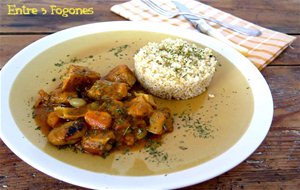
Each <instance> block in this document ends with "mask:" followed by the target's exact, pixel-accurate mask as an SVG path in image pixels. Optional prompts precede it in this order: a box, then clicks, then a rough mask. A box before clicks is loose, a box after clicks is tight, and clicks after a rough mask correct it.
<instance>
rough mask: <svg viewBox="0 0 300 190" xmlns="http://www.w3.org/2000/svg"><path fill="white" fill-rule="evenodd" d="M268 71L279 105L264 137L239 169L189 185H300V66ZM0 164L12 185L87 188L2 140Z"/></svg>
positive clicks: (5, 183)
mask: <svg viewBox="0 0 300 190" xmlns="http://www.w3.org/2000/svg"><path fill="white" fill-rule="evenodd" d="M262 74H263V75H264V77H265V78H266V80H267V82H268V84H269V86H270V88H271V91H272V95H273V99H274V109H275V113H274V119H273V122H272V126H271V129H270V131H269V133H268V135H267V137H266V139H265V140H264V142H263V143H262V144H261V146H260V147H259V148H258V149H257V150H256V151H255V152H254V153H253V154H252V155H251V156H250V157H249V158H247V159H246V160H245V161H244V162H242V163H241V164H240V165H238V166H237V167H235V168H234V169H232V170H230V171H228V172H226V173H225V174H223V175H221V176H219V177H216V178H213V179H211V180H209V181H207V182H204V183H201V184H197V185H193V186H191V187H188V188H184V189H192V190H194V189H195V190H196V189H197V190H198V189H289V190H290V189H291V190H294V189H295V190H296V189H297V188H298V187H299V186H300V167H299V166H300V140H299V139H300V129H299V123H300V117H299V115H300V91H299V89H300V86H299V85H300V66H269V67H267V68H266V69H265V70H264V71H263V72H262ZM216 167H217V166H216ZM0 168H1V169H0V171H1V172H0V184H1V186H2V187H8V189H50V190H51V189H53V190H54V189H84V188H79V187H76V186H73V185H70V184H67V183H64V182H62V181H59V180H56V179H53V178H52V177H49V176H47V175H45V174H43V173H41V172H39V171H37V170H35V169H34V168H32V167H31V166H29V165H27V164H26V163H24V162H23V161H21V160H20V159H19V158H18V157H17V156H15V155H14V154H13V153H12V152H11V151H10V150H9V149H8V148H7V147H6V146H5V145H4V144H3V142H2V141H0ZM0 188H1V187H0Z"/></svg>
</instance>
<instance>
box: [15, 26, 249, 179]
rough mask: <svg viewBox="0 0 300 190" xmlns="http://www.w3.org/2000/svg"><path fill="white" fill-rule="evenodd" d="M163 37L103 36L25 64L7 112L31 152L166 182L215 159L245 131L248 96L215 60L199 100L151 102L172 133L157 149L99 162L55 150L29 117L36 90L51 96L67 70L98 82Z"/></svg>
mask: <svg viewBox="0 0 300 190" xmlns="http://www.w3.org/2000/svg"><path fill="white" fill-rule="evenodd" d="M168 37H171V38H172V36H169V35H162V34H159V33H149V32H141V31H136V32H135V31H134V32H133V31H124V32H122V33H120V32H118V33H116V32H107V33H99V34H94V35H88V36H84V37H80V38H75V39H72V40H69V41H66V42H63V43H61V44H58V45H57V46H55V47H52V48H50V49H48V50H46V51H45V52H43V53H42V54H40V55H39V56H37V57H36V58H35V59H33V60H32V61H31V62H30V63H28V64H27V66H26V67H25V68H24V69H23V71H22V72H21V74H20V76H19V77H18V78H17V80H16V81H15V84H14V86H13V89H12V91H11V97H10V107H11V108H16V107H18V109H12V112H13V115H14V118H15V119H16V122H17V124H18V126H19V128H20V130H21V131H22V132H23V133H24V135H25V137H26V138H27V139H28V140H29V141H31V142H32V143H33V144H34V145H35V146H37V147H38V148H40V149H41V150H43V151H44V152H45V153H47V154H48V155H50V156H52V157H54V158H56V159H58V160H60V161H63V162H65V163H68V164H70V165H73V166H76V167H79V168H82V169H86V170H90V171H94V172H101V173H107V174H113V175H126V176H146V175H156V174H167V173H171V172H175V171H179V170H183V169H187V168H190V167H193V166H197V165H199V164H201V163H204V162H206V161H208V160H210V159H212V158H215V157H216V156H218V155H220V154H222V153H223V152H225V151H226V150H228V149H229V148H230V147H231V146H233V145H234V144H235V143H236V142H237V141H238V140H239V139H240V138H241V136H242V135H243V134H244V132H245V131H246V130H247V128H248V126H249V123H250V121H251V118H252V114H253V96H252V92H251V89H250V88H249V85H248V81H247V79H246V78H244V76H243V75H242V73H240V71H239V70H238V69H236V68H235V67H234V66H233V65H232V64H231V63H230V62H229V61H228V60H226V59H225V58H224V57H222V56H221V55H218V54H216V53H215V54H216V57H217V59H218V61H219V63H220V65H219V66H217V71H216V73H215V76H214V78H213V80H212V82H211V84H210V86H209V88H208V90H207V91H206V92H205V93H203V94H201V95H200V96H197V97H195V98H192V99H189V100H163V99H159V98H156V99H155V100H156V102H157V104H158V106H160V107H169V108H170V109H171V111H172V114H173V117H174V131H173V132H172V133H169V134H166V135H164V137H163V139H162V143H161V144H155V143H153V146H149V147H145V148H142V149H141V150H126V151H122V152H114V153H112V154H110V155H109V156H108V157H106V158H105V159H104V158H102V157H99V156H94V155H90V154H85V153H81V152H77V153H75V152H74V151H73V150H71V149H58V148H57V147H55V146H53V145H51V144H49V143H48V142H47V138H46V137H45V136H43V134H42V133H41V132H40V131H38V130H36V129H38V127H37V126H36V125H35V122H34V119H33V118H32V115H31V114H32V106H33V104H34V102H35V100H36V98H37V92H38V90H40V89H45V90H46V91H51V90H52V89H54V87H55V86H57V85H58V83H59V82H60V81H59V80H58V79H59V77H60V76H61V75H62V74H63V71H64V70H65V69H66V68H67V67H68V66H69V65H70V64H77V65H83V66H87V67H89V68H90V69H92V70H95V71H98V72H100V73H101V75H104V74H105V73H107V72H108V71H109V70H110V69H112V68H113V67H115V66H116V65H119V64H127V65H128V66H129V67H131V68H133V55H134V54H135V53H136V52H137V50H138V49H139V48H141V47H142V46H144V45H145V44H147V43H148V42H150V41H157V42H158V41H161V40H163V39H165V38H168ZM173 38H174V37H173ZM28 81H35V82H30V83H28ZM24 110H25V111H24Z"/></svg>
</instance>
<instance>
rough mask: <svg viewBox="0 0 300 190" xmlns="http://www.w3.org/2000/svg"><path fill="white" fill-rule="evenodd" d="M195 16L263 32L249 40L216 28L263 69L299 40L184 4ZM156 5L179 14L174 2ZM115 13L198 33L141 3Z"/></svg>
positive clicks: (180, 19)
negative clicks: (199, 15)
mask: <svg viewBox="0 0 300 190" xmlns="http://www.w3.org/2000/svg"><path fill="white" fill-rule="evenodd" d="M180 2H181V3H183V4H185V5H186V6H187V7H188V8H189V9H190V10H191V11H192V12H194V13H199V14H203V15H205V16H208V17H212V18H215V19H218V20H220V21H224V22H228V23H231V24H237V25H241V26H244V27H250V28H256V29H259V30H260V31H262V35H261V36H259V37H252V36H245V35H242V34H239V33H237V32H234V31H231V30H228V29H226V28H224V27H220V26H218V25H213V24H212V26H213V27H214V28H215V29H216V30H219V31H220V32H221V33H222V34H223V35H224V36H225V37H226V38H227V39H229V40H230V41H232V42H234V43H236V44H238V45H240V46H242V47H245V48H247V49H248V50H249V53H248V55H247V57H248V59H249V60H250V61H251V62H252V63H253V64H254V65H255V66H256V67H257V68H258V69H259V70H261V69H263V68H264V67H265V66H266V65H267V64H269V63H270V62H271V61H272V60H274V59H275V58H276V57H277V56H278V55H279V54H280V53H281V52H282V51H283V50H284V49H285V48H287V47H288V46H289V45H290V44H291V43H292V42H293V41H294V40H295V39H296V38H295V37H293V36H289V35H286V34H283V33H280V32H276V31H273V30H269V29H266V28H263V27H261V26H258V25H255V24H253V23H251V22H248V21H246V20H243V19H240V18H238V17H235V16H233V15H231V14H228V13H226V12H223V11H221V10H218V9H216V8H213V7H211V6H208V5H205V4H203V3H200V2H198V1H194V0H181V1H180ZM155 3H156V4H158V5H161V7H162V8H164V9H167V10H171V11H175V10H177V9H176V7H175V5H173V3H172V2H171V0H155ZM111 11H112V12H114V13H116V14H119V15H121V16H122V17H124V18H126V19H129V20H132V21H151V22H165V23H169V24H171V25H175V26H181V27H184V28H188V29H193V30H194V29H195V28H194V27H193V26H192V24H190V23H189V22H188V21H187V20H185V19H184V18H183V17H177V18H173V19H167V18H166V17H164V16H161V15H159V14H157V13H156V12H154V11H153V10H151V9H150V8H149V7H147V6H146V5H145V4H144V3H142V2H141V1H140V0H131V1H128V2H126V3H122V4H119V5H114V6H113V7H111Z"/></svg>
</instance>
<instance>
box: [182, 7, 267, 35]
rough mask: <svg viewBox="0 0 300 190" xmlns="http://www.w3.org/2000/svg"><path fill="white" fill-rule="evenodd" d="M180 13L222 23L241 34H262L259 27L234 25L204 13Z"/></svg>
mask: <svg viewBox="0 0 300 190" xmlns="http://www.w3.org/2000/svg"><path fill="white" fill-rule="evenodd" d="M178 15H188V16H192V17H194V18H193V19H199V20H201V19H204V20H207V21H210V22H214V23H216V24H219V25H221V26H223V27H225V28H228V29H231V30H233V31H236V32H239V33H241V34H246V35H249V36H260V35H261V34H262V33H261V31H260V30H257V29H251V28H245V27H243V26H238V25H232V24H229V23H227V22H221V21H219V20H217V19H214V18H210V17H206V16H204V15H198V14H195V13H188V12H179V13H178Z"/></svg>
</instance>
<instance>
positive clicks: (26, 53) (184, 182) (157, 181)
mask: <svg viewBox="0 0 300 190" xmlns="http://www.w3.org/2000/svg"><path fill="white" fill-rule="evenodd" d="M130 30H134V31H136V30H138V31H150V32H157V33H162V34H170V35H174V36H178V37H182V38H185V39H188V40H191V41H195V42H201V44H203V45H205V46H207V47H210V48H212V49H213V50H214V51H216V52H218V53H220V54H221V55H222V56H224V57H226V58H227V59H228V60H229V61H230V62H231V63H232V64H233V65H234V66H235V67H236V68H237V69H238V70H239V71H240V72H241V73H242V74H243V75H244V76H245V78H247V79H248V83H249V87H250V88H251V90H252V93H253V97H254V113H253V117H252V119H251V122H250V125H249V127H248V129H247V131H246V132H245V133H244V134H243V136H242V137H241V138H240V139H239V140H238V142H237V143H235V144H234V145H233V146H232V147H231V148H229V149H228V150H227V151H225V152H224V153H223V154H221V155H219V156H217V157H215V158H213V159H211V160H209V161H207V162H205V163H203V164H201V165H198V166H195V167H192V168H189V169H186V170H181V171H178V172H174V173H169V174H168V175H163V174H162V175H154V176H139V177H134V176H117V175H108V174H104V173H97V172H91V171H87V170H84V169H80V168H77V167H74V166H72V165H69V164H66V163H63V162H61V161H58V160H57V159H55V158H53V157H51V156H49V155H48V154H46V153H45V152H43V151H42V150H40V149H39V148H38V147H36V146H35V145H33V144H32V143H31V142H30V141H29V140H28V139H26V138H25V137H24V134H23V133H22V132H21V131H20V129H19V128H18V126H17V124H16V122H15V120H14V118H13V115H12V111H11V108H10V104H9V98H10V93H11V89H12V86H13V84H14V81H15V80H16V78H17V76H18V74H19V73H20V72H21V71H22V69H23V68H24V67H25V66H26V64H28V63H29V62H30V61H31V60H32V59H34V58H35V57H36V56H38V55H39V54H41V53H42V52H43V51H45V50H47V49H48V48H51V47H53V46H55V45H57V44H59V43H62V42H65V41H67V40H70V39H74V38H78V37H81V36H85V35H90V34H95V33H101V32H110V31H130ZM1 112H2V113H1V129H0V132H1V133H0V134H1V139H2V140H3V141H4V143H5V144H6V145H7V146H8V147H9V148H10V149H11V150H12V151H13V152H14V153H15V154H16V155H17V156H19V157H20V158H21V159H22V160H24V161H25V162H27V163H28V164H30V165H31V166H33V167H34V168H36V169H38V170H40V171H42V172H44V173H46V174H48V175H50V176H52V177H55V178H57V179H59V180H63V181H65V182H68V183H71V184H75V185H78V186H82V187H87V188H93V189H100V188H101V189H102V188H107V189H171V188H179V187H184V186H189V185H192V184H196V183H200V182H203V181H206V180H208V179H211V178H213V177H216V176H218V175H220V174H222V173H224V172H226V171H228V170H230V169H232V168H233V167H235V166H236V165H238V164H239V163H241V162H242V161H243V160H245V159H246V158H247V157H248V156H249V155H251V154H252V153H253V152H254V151H255V149H256V148H257V147H258V146H259V145H260V143H261V142H262V141H263V139H264V138H265V136H266V134H267V133H268V130H269V127H270V125H271V121H272V117H273V101H272V96H271V93H270V90H269V87H268V85H267V83H266V81H265V80H264V78H263V77H262V75H261V74H260V72H259V71H258V70H257V69H256V68H255V67H254V66H253V64H251V62H250V61H249V60H248V59H246V58H245V57H244V56H242V55H241V54H240V53H238V52H237V51H235V50H233V49H232V48H230V47H228V46H226V45H225V44H223V43H221V42H219V41H217V40H215V39H212V38H210V37H207V36H205V35H202V34H200V33H198V32H194V31H191V30H185V29H181V28H177V27H173V26H169V25H164V24H154V23H144V22H124V21H122V22H106V23H95V24H88V25H83V26H78V27H74V28H70V29H66V30H63V31H60V32H57V33H55V34H52V35H49V36H47V37H45V38H42V39H40V40H38V41H36V42H34V43H32V44H31V45H29V46H27V47H26V48H24V49H23V50H21V51H20V52H19V53H18V54H16V55H15V56H14V57H13V58H12V59H11V60H9V62H8V63H7V64H6V65H5V66H4V67H3V69H2V70H1ZM216 166H217V167H216Z"/></svg>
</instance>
